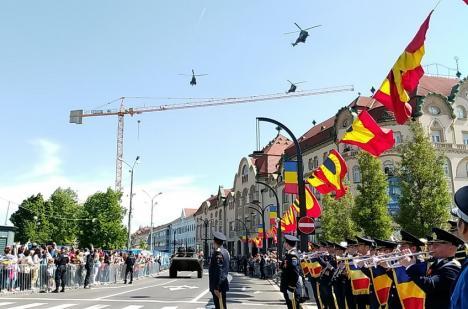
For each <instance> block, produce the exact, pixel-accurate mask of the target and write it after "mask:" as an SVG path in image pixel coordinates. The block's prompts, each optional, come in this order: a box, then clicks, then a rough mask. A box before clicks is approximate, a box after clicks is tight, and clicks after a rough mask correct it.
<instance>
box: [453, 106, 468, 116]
mask: <svg viewBox="0 0 468 309" xmlns="http://www.w3.org/2000/svg"><path fill="white" fill-rule="evenodd" d="M455 114H456V115H457V118H458V119H465V118H466V111H465V108H464V107H463V106H460V105H458V106H457V107H456V108H455Z"/></svg>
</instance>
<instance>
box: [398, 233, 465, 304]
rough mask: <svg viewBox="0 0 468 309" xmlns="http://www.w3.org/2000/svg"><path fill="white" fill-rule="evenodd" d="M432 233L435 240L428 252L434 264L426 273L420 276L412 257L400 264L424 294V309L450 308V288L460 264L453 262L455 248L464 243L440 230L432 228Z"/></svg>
mask: <svg viewBox="0 0 468 309" xmlns="http://www.w3.org/2000/svg"><path fill="white" fill-rule="evenodd" d="M432 231H433V232H434V233H435V234H436V238H434V239H433V240H431V241H430V242H429V250H430V251H431V254H432V256H433V257H434V258H435V262H434V263H433V264H432V265H431V266H430V267H429V269H428V271H427V273H426V274H423V275H421V273H420V271H419V270H418V267H417V266H415V265H414V264H415V258H414V257H413V258H410V257H406V258H403V259H401V260H400V264H401V265H402V266H405V267H406V272H407V273H408V275H409V276H410V278H411V279H413V281H414V282H415V283H416V284H417V285H418V286H419V287H420V288H421V289H422V290H423V291H424V292H426V308H450V295H451V288H452V285H453V284H454V282H455V280H456V278H457V276H458V273H459V272H460V268H461V266H460V263H459V262H458V261H457V260H455V253H456V251H457V246H459V245H461V244H463V243H464V241H463V240H461V239H460V238H458V237H457V236H455V235H453V234H452V233H450V232H447V231H444V230H442V229H440V228H436V227H434V228H432Z"/></svg>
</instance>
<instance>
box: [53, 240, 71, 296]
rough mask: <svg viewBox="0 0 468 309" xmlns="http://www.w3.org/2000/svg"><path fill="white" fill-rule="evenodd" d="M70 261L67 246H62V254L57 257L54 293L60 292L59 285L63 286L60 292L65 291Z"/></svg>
mask: <svg viewBox="0 0 468 309" xmlns="http://www.w3.org/2000/svg"><path fill="white" fill-rule="evenodd" d="M69 262H70V259H69V258H68V254H67V248H65V247H62V249H61V250H60V254H59V255H58V256H57V257H56V258H55V265H56V266H57V269H56V270H55V290H54V291H53V293H58V291H59V286H60V285H61V286H62V289H61V290H60V292H65V273H66V272H67V265H68V263H69Z"/></svg>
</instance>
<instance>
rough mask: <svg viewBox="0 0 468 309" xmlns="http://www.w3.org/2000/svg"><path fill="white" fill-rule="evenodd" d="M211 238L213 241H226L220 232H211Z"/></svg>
mask: <svg viewBox="0 0 468 309" xmlns="http://www.w3.org/2000/svg"><path fill="white" fill-rule="evenodd" d="M213 238H214V239H215V240H220V241H226V236H225V235H224V234H223V233H221V232H213Z"/></svg>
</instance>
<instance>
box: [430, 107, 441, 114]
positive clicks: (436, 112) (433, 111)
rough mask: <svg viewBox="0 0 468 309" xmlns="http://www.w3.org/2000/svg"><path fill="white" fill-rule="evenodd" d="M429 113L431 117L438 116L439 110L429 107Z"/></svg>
mask: <svg viewBox="0 0 468 309" xmlns="http://www.w3.org/2000/svg"><path fill="white" fill-rule="evenodd" d="M429 113H431V114H432V115H439V114H440V108H438V107H437V106H429Z"/></svg>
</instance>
